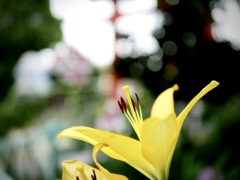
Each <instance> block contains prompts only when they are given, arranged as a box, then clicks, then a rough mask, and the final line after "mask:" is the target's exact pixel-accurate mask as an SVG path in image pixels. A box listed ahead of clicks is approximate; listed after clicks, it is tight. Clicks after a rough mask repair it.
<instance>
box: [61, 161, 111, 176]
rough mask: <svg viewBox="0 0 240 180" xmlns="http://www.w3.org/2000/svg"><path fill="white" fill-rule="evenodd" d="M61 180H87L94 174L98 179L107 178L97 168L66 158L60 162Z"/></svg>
mask: <svg viewBox="0 0 240 180" xmlns="http://www.w3.org/2000/svg"><path fill="white" fill-rule="evenodd" d="M62 168H63V172H62V180H73V179H74V180H75V179H77V178H78V179H81V180H89V179H92V178H91V176H92V175H93V174H95V175H96V176H97V177H98V179H101V180H108V178H107V177H106V176H105V175H104V174H103V173H102V172H101V171H99V170H98V169H96V168H93V167H91V166H89V165H87V164H85V163H83V162H81V161H78V160H67V161H63V162H62Z"/></svg>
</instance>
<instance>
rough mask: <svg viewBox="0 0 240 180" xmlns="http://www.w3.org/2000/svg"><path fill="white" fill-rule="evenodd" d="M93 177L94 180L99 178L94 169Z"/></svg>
mask: <svg viewBox="0 0 240 180" xmlns="http://www.w3.org/2000/svg"><path fill="white" fill-rule="evenodd" d="M91 177H92V180H97V176H96V173H95V171H94V169H93V175H91Z"/></svg>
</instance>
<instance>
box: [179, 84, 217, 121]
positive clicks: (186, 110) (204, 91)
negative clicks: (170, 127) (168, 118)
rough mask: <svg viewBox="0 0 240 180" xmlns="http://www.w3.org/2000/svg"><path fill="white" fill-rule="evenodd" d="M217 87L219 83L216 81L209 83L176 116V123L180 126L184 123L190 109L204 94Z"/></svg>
mask: <svg viewBox="0 0 240 180" xmlns="http://www.w3.org/2000/svg"><path fill="white" fill-rule="evenodd" d="M218 85H219V82H217V81H211V82H210V83H209V84H208V85H207V86H206V87H205V88H203V89H202V90H201V91H200V92H199V93H198V94H197V95H196V96H195V97H194V98H193V99H192V100H191V101H190V102H189V103H188V105H187V106H186V107H185V108H184V110H183V111H182V112H181V113H180V114H179V115H178V117H177V122H178V124H179V125H180V126H181V125H182V123H183V122H184V120H185V118H186V117H187V115H188V113H189V112H190V110H191V109H192V107H193V106H194V105H195V104H196V103H197V102H198V101H199V99H201V98H202V97H203V96H204V95H205V94H207V93H208V92H209V91H211V90H212V89H214V88H215V87H217V86H218Z"/></svg>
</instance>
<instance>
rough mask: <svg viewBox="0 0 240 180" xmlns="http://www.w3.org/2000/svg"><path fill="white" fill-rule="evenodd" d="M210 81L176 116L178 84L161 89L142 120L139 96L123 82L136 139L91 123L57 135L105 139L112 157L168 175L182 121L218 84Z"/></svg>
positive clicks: (160, 177) (157, 178) (154, 175)
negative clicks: (135, 100) (98, 127)
mask: <svg viewBox="0 0 240 180" xmlns="http://www.w3.org/2000/svg"><path fill="white" fill-rule="evenodd" d="M218 84H219V83H218V82H216V81H211V82H210V83H209V84H208V85H207V86H206V87H205V88H203V89H202V90H201V91H200V92H199V93H198V94H197V95H196V96H195V97H194V98H193V99H192V100H191V101H190V102H189V104H188V105H187V106H186V107H185V108H184V109H183V111H182V112H181V113H180V114H179V115H178V116H176V114H175V111H174V99H173V94H174V91H176V90H178V86H177V85H174V86H173V87H171V88H169V89H167V90H165V91H164V92H162V93H161V94H160V95H159V96H158V97H157V99H156V101H155V102H154V104H153V107H152V110H151V115H150V117H149V118H147V119H145V120H143V118H142V110H141V105H140V101H139V98H138V96H137V95H136V98H137V102H138V103H137V105H138V106H136V105H135V103H134V102H133V100H132V98H131V96H130V87H129V86H124V87H123V90H124V93H125V95H126V97H127V102H128V106H127V105H126V103H125V101H124V100H123V98H121V100H120V101H119V106H120V109H121V110H122V112H123V113H124V114H125V115H126V117H127V118H128V120H129V122H130V123H131V125H132V127H133V129H134V130H135V132H136V134H137V136H138V138H139V140H136V139H133V138H130V137H127V136H124V135H120V134H116V133H112V132H108V131H103V130H100V129H94V128H90V127H83V126H77V127H72V128H68V129H65V130H63V131H62V132H61V133H60V134H59V135H58V137H69V138H74V139H78V140H82V141H85V142H88V143H90V144H92V145H96V144H98V143H105V144H107V145H108V146H107V147H105V148H104V149H102V151H103V152H104V153H105V154H106V155H108V156H109V157H111V158H114V159H117V160H121V161H124V162H126V163H128V164H129V165H131V166H132V167H134V168H136V169H137V170H138V171H140V172H141V173H143V174H144V175H145V176H146V177H148V178H149V179H152V180H166V179H168V174H169V169H170V164H171V160H172V156H173V153H174V149H175V146H176V143H177V140H178V136H179V133H180V130H181V127H182V124H183V122H184V120H185V118H186V116H187V115H188V113H189V111H190V110H191V109H192V107H193V106H194V105H195V104H196V103H197V101H198V100H199V99H200V98H201V97H203V96H204V95H205V94H206V93H208V92H209V91H211V90H212V89H214V88H215V87H216V86H218Z"/></svg>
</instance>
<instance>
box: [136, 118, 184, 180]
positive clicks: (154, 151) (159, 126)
mask: <svg viewBox="0 0 240 180" xmlns="http://www.w3.org/2000/svg"><path fill="white" fill-rule="evenodd" d="M179 131H180V130H179V126H178V124H177V122H176V116H175V114H170V115H169V116H168V117H167V118H165V119H159V118H149V119H146V120H145V121H144V123H143V126H142V132H141V145H142V146H141V149H142V154H143V156H144V157H145V159H146V160H147V161H148V162H149V163H151V164H152V165H153V167H154V168H155V174H156V177H157V178H158V179H159V180H166V179H167V178H168V173H169V168H170V163H171V160H172V156H173V152H174V149H175V146H176V143H177V140H178V136H179Z"/></svg>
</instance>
